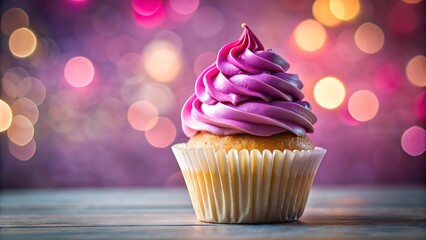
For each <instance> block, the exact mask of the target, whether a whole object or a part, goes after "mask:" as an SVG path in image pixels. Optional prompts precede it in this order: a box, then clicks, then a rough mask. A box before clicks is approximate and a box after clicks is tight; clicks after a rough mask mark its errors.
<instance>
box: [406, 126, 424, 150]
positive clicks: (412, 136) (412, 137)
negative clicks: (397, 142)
mask: <svg viewBox="0 0 426 240" xmlns="http://www.w3.org/2000/svg"><path fill="white" fill-rule="evenodd" d="M401 145H402V148H403V149H404V151H405V152H406V153H408V154H410V155H411V156H418V155H420V154H422V153H424V152H425V150H426V131H425V130H424V129H423V128H421V127H419V126H413V127H410V128H409V129H407V130H406V131H405V132H404V134H403V135H402V138H401Z"/></svg>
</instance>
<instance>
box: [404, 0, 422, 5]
mask: <svg viewBox="0 0 426 240" xmlns="http://www.w3.org/2000/svg"><path fill="white" fill-rule="evenodd" d="M402 1H403V2H405V3H408V4H416V3H419V2H421V1H422V0H402Z"/></svg>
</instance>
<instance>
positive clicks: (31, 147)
mask: <svg viewBox="0 0 426 240" xmlns="http://www.w3.org/2000/svg"><path fill="white" fill-rule="evenodd" d="M36 148H37V146H36V142H35V140H34V138H33V139H31V141H29V142H28V143H27V144H25V145H23V146H20V145H17V144H15V143H13V142H12V141H9V144H8V149H9V152H10V153H11V154H12V156H14V157H15V158H17V159H18V160H21V161H28V160H30V159H31V158H32V157H33V156H34V154H35V152H36Z"/></svg>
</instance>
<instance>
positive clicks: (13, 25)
mask: <svg viewBox="0 0 426 240" xmlns="http://www.w3.org/2000/svg"><path fill="white" fill-rule="evenodd" d="M28 25H29V18H28V15H27V13H26V12H25V11H24V10H22V9H20V8H10V9H8V10H6V11H5V12H4V13H3V15H2V16H1V31H2V32H3V33H4V34H6V35H8V36H10V34H12V32H13V31H15V30H16V29H18V28H26V27H28Z"/></svg>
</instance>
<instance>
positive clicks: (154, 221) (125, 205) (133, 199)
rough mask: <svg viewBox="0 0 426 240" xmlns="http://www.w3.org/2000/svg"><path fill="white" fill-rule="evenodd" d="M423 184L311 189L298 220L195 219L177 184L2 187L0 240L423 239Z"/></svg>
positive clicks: (425, 199) (425, 220)
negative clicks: (225, 221) (227, 221)
mask: <svg viewBox="0 0 426 240" xmlns="http://www.w3.org/2000/svg"><path fill="white" fill-rule="evenodd" d="M425 203H426V190H425V188H407V187H405V188H391V187H387V188H371V187H369V188H365V187H345V188H343V187H342V188H314V189H313V190H312V192H311V195H310V198H309V201H308V206H307V208H306V211H305V213H304V215H303V216H302V218H301V220H300V221H296V222H293V223H287V224H261V225H232V224H209V223H203V222H200V221H198V220H197V219H196V218H195V214H194V212H193V210H192V206H191V204H190V200H189V197H188V193H187V191H186V189H184V188H176V189H143V188H142V189H65V190H4V191H2V192H1V193H0V211H1V212H0V214H1V215H0V239H2V240H4V239H285V238H288V239H295V238H297V239H426V206H425Z"/></svg>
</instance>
